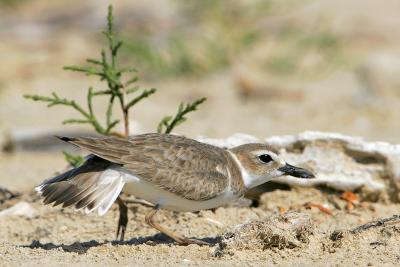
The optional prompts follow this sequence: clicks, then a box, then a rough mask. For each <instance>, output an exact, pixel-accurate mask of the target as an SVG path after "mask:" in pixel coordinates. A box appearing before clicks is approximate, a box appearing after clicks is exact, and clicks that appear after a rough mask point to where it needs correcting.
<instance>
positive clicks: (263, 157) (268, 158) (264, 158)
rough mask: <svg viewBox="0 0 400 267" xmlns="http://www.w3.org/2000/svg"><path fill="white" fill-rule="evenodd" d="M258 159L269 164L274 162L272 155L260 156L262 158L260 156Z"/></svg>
mask: <svg viewBox="0 0 400 267" xmlns="http://www.w3.org/2000/svg"><path fill="white" fill-rule="evenodd" d="M258 158H259V159H260V160H261V161H262V162H264V163H268V162H271V161H273V159H272V157H271V156H270V155H268V154H263V155H260V156H258Z"/></svg>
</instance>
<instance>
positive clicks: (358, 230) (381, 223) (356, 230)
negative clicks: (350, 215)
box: [350, 215, 400, 234]
mask: <svg viewBox="0 0 400 267" xmlns="http://www.w3.org/2000/svg"><path fill="white" fill-rule="evenodd" d="M393 221H399V223H400V215H393V216H391V217H387V218H383V219H379V220H376V221H372V222H369V223H366V224H363V225H360V226H357V227H356V228H353V229H352V230H350V233H352V234H358V233H361V232H363V231H366V230H368V229H370V228H373V227H379V226H384V225H386V224H387V223H388V222H393Z"/></svg>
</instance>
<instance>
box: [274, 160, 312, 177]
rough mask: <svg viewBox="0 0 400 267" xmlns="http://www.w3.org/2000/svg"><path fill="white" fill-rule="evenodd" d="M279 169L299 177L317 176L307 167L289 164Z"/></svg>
mask: <svg viewBox="0 0 400 267" xmlns="http://www.w3.org/2000/svg"><path fill="white" fill-rule="evenodd" d="M278 170H279V171H281V172H283V173H284V174H286V175H290V176H294V177H299V178H305V179H310V178H315V176H314V174H313V173H312V172H310V171H308V170H306V169H303V168H299V167H295V166H293V165H290V164H287V163H286V165H285V166H283V167H281V168H279V169H278Z"/></svg>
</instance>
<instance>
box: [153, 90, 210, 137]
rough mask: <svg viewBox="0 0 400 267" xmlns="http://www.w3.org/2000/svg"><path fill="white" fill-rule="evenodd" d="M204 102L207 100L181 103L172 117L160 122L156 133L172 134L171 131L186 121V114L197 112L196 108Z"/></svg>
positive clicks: (201, 99)
mask: <svg viewBox="0 0 400 267" xmlns="http://www.w3.org/2000/svg"><path fill="white" fill-rule="evenodd" d="M206 100H207V99H206V98H205V97H203V98H200V99H198V100H196V101H194V102H193V103H188V104H184V103H181V104H180V105H179V108H178V111H177V112H176V114H175V116H174V117H172V116H166V117H164V118H163V119H162V120H161V121H160V123H159V124H158V127H157V132H158V133H170V132H172V130H173V129H174V128H175V127H176V126H178V125H179V124H181V123H183V122H185V121H186V117H185V115H186V114H188V113H189V112H193V111H195V110H197V107H198V106H199V105H200V104H202V103H203V102H204V101H206Z"/></svg>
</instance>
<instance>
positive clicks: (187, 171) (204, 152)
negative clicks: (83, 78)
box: [61, 134, 231, 200]
mask: <svg viewBox="0 0 400 267" xmlns="http://www.w3.org/2000/svg"><path fill="white" fill-rule="evenodd" d="M61 139H62V140H64V141H68V142H70V143H72V144H75V145H77V146H79V147H81V148H83V149H86V150H88V151H90V152H91V153H93V154H95V155H97V156H98V157H100V158H103V159H106V160H108V161H111V162H113V163H117V164H120V165H122V166H123V167H124V168H125V169H127V170H129V171H130V172H131V173H132V174H134V175H136V176H138V177H140V178H141V179H144V180H146V181H149V182H151V183H153V184H156V185H158V186H159V187H160V188H163V189H166V190H168V191H170V192H173V193H175V194H177V195H179V196H181V197H184V198H187V199H191V200H206V199H210V198H212V197H214V196H216V195H218V194H219V193H220V192H222V191H224V190H225V189H226V187H227V186H228V184H229V181H230V178H231V177H230V173H229V170H228V168H227V166H229V165H231V162H230V161H231V159H230V158H229V155H228V153H227V152H226V151H225V150H223V149H221V148H217V147H214V146H210V145H207V144H203V143H200V142H197V141H195V140H192V139H188V138H186V137H183V136H176V135H169V134H143V135H136V136H132V137H130V138H128V139H123V138H117V137H105V138H89V137H87V138H86V137H85V138H66V137H63V138H61Z"/></svg>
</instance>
